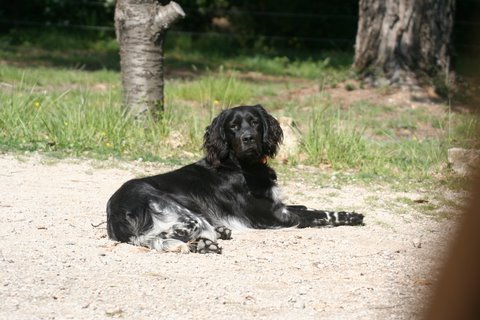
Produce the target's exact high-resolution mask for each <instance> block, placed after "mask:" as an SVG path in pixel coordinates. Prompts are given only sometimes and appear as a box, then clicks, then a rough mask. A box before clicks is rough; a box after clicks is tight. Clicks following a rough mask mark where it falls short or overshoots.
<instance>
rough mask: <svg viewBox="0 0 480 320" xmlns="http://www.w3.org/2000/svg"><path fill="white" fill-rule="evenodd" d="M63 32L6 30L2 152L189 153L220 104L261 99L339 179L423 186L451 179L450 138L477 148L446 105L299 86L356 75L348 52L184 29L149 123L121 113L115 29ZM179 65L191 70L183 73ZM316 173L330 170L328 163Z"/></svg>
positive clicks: (0, 93) (184, 157) (181, 157)
mask: <svg viewBox="0 0 480 320" xmlns="http://www.w3.org/2000/svg"><path fill="white" fill-rule="evenodd" d="M54 36H55V37H57V42H58V46H57V47H54V48H52V49H50V48H48V45H52V46H53V44H54V41H53V40H54V38H55V37H53V38H52V36H51V35H50V36H48V37H46V38H45V39H44V40H43V42H42V41H40V40H39V41H40V42H41V43H32V42H31V41H33V40H32V37H31V38H29V40H23V41H20V40H18V39H16V41H13V40H11V39H6V38H3V40H2V39H0V49H3V50H0V105H1V107H0V149H1V150H4V151H41V152H44V153H49V154H56V155H59V156H87V157H94V158H100V159H104V158H108V157H112V156H113V157H118V158H123V159H138V158H142V159H146V160H156V161H158V160H162V161H169V162H171V161H174V162H186V161H191V160H192V159H196V158H199V157H200V156H201V154H202V151H201V150H200V146H201V144H202V137H203V133H204V128H205V127H206V126H207V125H208V124H209V123H210V121H211V119H212V118H213V116H215V115H216V114H217V113H218V112H219V110H221V109H222V108H225V107H230V106H234V105H237V104H254V103H262V104H264V105H265V106H266V107H267V108H268V109H269V110H271V111H272V112H273V114H274V115H276V116H281V115H286V116H290V117H292V118H293V119H295V121H296V122H297V123H298V124H299V129H300V132H301V148H300V151H299V153H298V154H297V155H294V156H293V158H292V159H290V160H291V161H290V163H293V164H299V163H302V164H307V165H312V166H322V167H324V168H325V167H330V168H331V170H334V171H336V172H337V174H336V181H337V182H338V183H343V182H351V181H364V182H377V183H380V182H390V183H392V184H395V183H399V184H400V185H402V186H406V188H409V186H410V187H412V188H413V187H414V185H415V184H436V183H438V182H439V181H441V183H448V181H449V180H448V179H449V177H450V173H449V171H448V168H447V167H446V161H447V159H446V154H447V149H448V147H450V146H472V145H473V144H474V143H475V141H476V138H477V133H478V130H479V128H480V121H479V120H478V118H477V117H474V116H472V115H471V114H468V113H455V112H451V111H450V110H449V108H448V106H444V107H443V111H442V112H438V113H431V112H430V111H429V110H427V109H423V108H418V109H411V108H410V107H409V106H402V105H400V106H392V105H384V104H381V103H368V102H357V103H354V104H352V105H350V106H349V107H345V106H342V105H339V104H338V103H337V102H336V101H332V100H331V99H330V98H329V97H328V95H327V94H325V92H322V91H321V92H320V93H319V94H316V95H315V94H314V95H312V96H306V97H303V96H302V93H295V92H297V89H299V88H302V87H305V86H307V87H315V86H318V87H321V88H328V87H334V86H335V85H336V84H337V83H338V82H342V81H344V80H346V79H348V77H349V74H350V71H349V68H348V66H349V64H350V63H351V54H349V53H335V52H333V53H332V52H330V53H322V54H321V55H318V56H316V57H304V58H302V57H298V56H297V57H293V56H292V57H287V56H285V55H281V54H277V53H274V54H251V53H239V54H238V55H233V54H232V55H226V56H225V57H222V56H221V54H220V53H218V52H213V53H212V52H211V51H208V52H202V51H201V50H198V49H197V50H194V44H192V43H189V42H188V41H184V42H185V43H181V39H180V40H177V42H180V43H179V44H177V46H175V44H174V43H173V44H172V43H170V44H169V46H167V48H168V49H169V50H170V51H169V53H167V63H169V62H171V64H170V65H169V66H168V68H170V69H171V70H170V71H171V72H172V76H170V77H169V78H168V79H167V82H166V88H165V94H166V110H165V113H164V114H163V116H162V118H161V119H160V121H158V122H153V121H150V122H148V124H147V125H146V126H145V125H141V124H139V123H137V122H135V121H134V120H132V119H131V118H129V117H128V116H125V114H124V112H123V111H122V97H121V86H120V75H119V71H118V57H117V58H115V59H117V60H115V59H114V60H113V61H109V60H108V57H115V55H116V50H117V48H116V45H115V44H114V43H113V42H112V40H111V39H110V40H81V39H80V40H79V39H73V40H71V39H70V40H69V39H64V38H65V37H62V36H61V35H58V34H57V35H54ZM188 49H189V50H188ZM168 59H170V60H168ZM181 70H188V71H189V72H190V73H191V76H189V77H187V78H180V77H176V76H175V72H178V71H181ZM252 72H253V73H254V74H253V75H252ZM351 91H353V92H355V91H357V90H356V88H354V87H352V88H351ZM345 92H347V94H348V93H349V92H350V91H347V90H345ZM425 128H426V129H428V130H426V129H425ZM312 178H314V177H312ZM318 178H319V179H324V178H329V174H328V171H327V174H326V175H319V176H318ZM442 179H443V180H442ZM446 181H447V182H446ZM452 181H457V180H456V179H454V178H452ZM457 182H458V181H457ZM455 185H461V182H459V183H455Z"/></svg>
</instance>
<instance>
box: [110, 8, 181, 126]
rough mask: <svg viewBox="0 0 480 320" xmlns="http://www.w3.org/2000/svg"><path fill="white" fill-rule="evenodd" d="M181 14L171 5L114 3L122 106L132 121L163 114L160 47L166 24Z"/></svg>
mask: <svg viewBox="0 0 480 320" xmlns="http://www.w3.org/2000/svg"><path fill="white" fill-rule="evenodd" d="M184 16H185V13H184V12H183V10H182V8H181V7H180V6H179V5H178V4H177V3H175V2H173V1H172V2H170V3H169V4H168V5H165V6H162V5H161V4H160V3H159V2H158V1H157V0H117V4H116V8H115V31H116V35H117V41H118V43H119V45H120V67H121V71H122V84H123V90H124V92H123V94H124V106H125V108H126V110H127V112H129V113H130V114H131V115H132V116H134V117H135V118H136V119H140V120H144V119H145V118H146V116H147V115H148V114H149V113H150V114H152V115H153V116H156V115H158V113H159V112H161V111H163V106H164V100H163V85H164V82H163V44H164V40H165V34H166V30H167V28H168V27H169V25H170V24H172V23H173V22H175V21H176V20H177V19H179V18H180V17H184Z"/></svg>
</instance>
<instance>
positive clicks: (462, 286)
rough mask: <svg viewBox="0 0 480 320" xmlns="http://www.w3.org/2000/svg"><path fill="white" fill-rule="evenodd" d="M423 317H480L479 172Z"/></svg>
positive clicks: (464, 319)
mask: <svg viewBox="0 0 480 320" xmlns="http://www.w3.org/2000/svg"><path fill="white" fill-rule="evenodd" d="M473 185H474V188H473V190H472V194H471V200H470V204H469V205H468V206H467V207H466V209H465V211H464V216H463V221H462V222H461V224H460V228H459V230H458V233H457V236H456V239H455V240H454V242H453V243H452V246H451V247H450V253H449V255H448V260H447V262H446V264H445V266H444V269H443V270H442V273H441V276H440V279H439V282H438V285H437V288H436V290H435V292H434V295H433V299H432V301H431V304H430V306H429V308H428V311H427V313H426V315H425V317H424V320H443V319H445V320H447V319H461V320H467V319H468V320H470V319H471V320H477V319H480V248H479V246H480V172H478V171H477V172H476V176H475V178H474V184H473Z"/></svg>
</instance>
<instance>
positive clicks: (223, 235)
mask: <svg viewBox="0 0 480 320" xmlns="http://www.w3.org/2000/svg"><path fill="white" fill-rule="evenodd" d="M215 232H216V233H217V238H218V239H221V240H230V239H232V230H230V229H228V228H227V227H216V228H215Z"/></svg>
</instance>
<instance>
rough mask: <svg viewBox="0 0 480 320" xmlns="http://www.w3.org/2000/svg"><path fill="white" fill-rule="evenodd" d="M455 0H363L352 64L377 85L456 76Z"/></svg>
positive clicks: (411, 83)
mask: <svg viewBox="0 0 480 320" xmlns="http://www.w3.org/2000/svg"><path fill="white" fill-rule="evenodd" d="M454 13H455V0H360V3H359V21H358V30H357V38H356V44H355V61H354V65H353V66H354V68H356V69H357V71H359V73H360V75H361V76H363V78H364V79H366V80H370V81H373V83H372V84H373V85H375V84H379V79H386V80H388V83H389V84H397V85H400V86H412V85H418V84H422V83H424V81H425V80H427V81H429V82H431V80H432V79H433V78H434V77H439V76H441V77H445V78H442V79H445V80H447V82H448V81H449V80H453V76H454V73H453V70H452V65H451V54H452V42H451V34H452V30H453V20H454Z"/></svg>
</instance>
